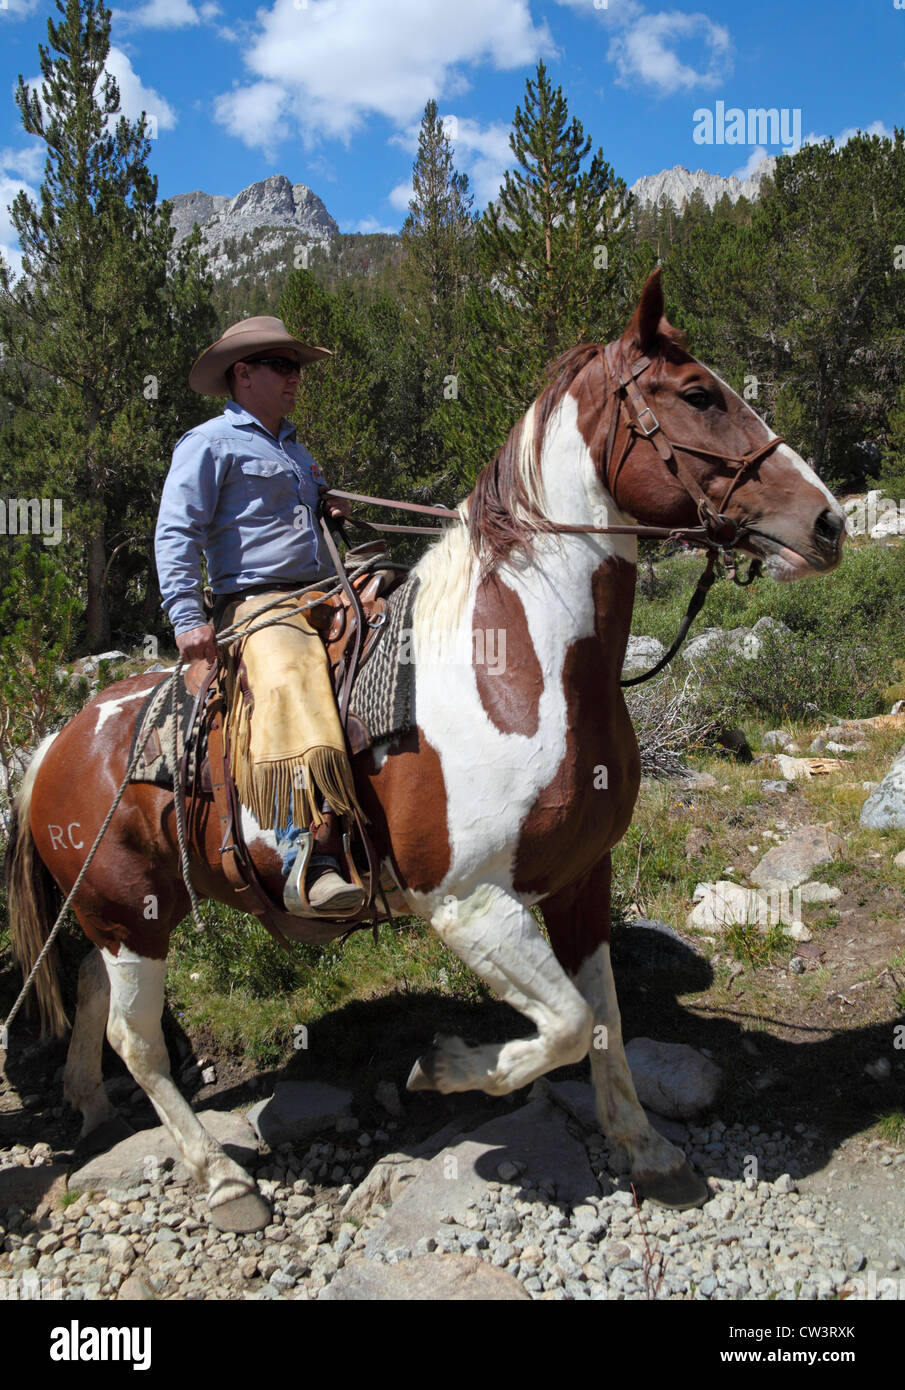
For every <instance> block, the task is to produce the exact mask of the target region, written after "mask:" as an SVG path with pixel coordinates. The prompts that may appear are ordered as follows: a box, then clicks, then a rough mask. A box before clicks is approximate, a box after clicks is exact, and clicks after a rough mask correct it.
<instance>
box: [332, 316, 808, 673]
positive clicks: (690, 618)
mask: <svg viewBox="0 0 905 1390" xmlns="http://www.w3.org/2000/svg"><path fill="white" fill-rule="evenodd" d="M603 360H604V363H605V365H606V367H607V370H608V372H609V374H610V380H611V385H612V390H611V393H610V400H611V402H612V414H611V417H610V425H609V431H608V435H607V442H606V447H605V450H604V477H605V479H606V484H607V490H608V491H609V493H610V496H611V497H612V498H613V500H614V501H616V492H615V488H616V483H617V481H618V478H619V474H620V472H621V470H622V466H623V464H624V463H625V460H626V458H627V457H628V455H629V453H630V452H631V450H632V448H633V446H634V444H635V443H636V441H637V439H638V438H639V437H641V438H644V439H649V440H650V441H651V443H652V444H653V445H654V448H655V449H656V450H657V453H658V454H659V455H660V458H661V459H662V460H663V462H664V463H665V464H666V466H667V468H668V469H669V470H670V472H671V473H672V474H673V475H674V476H675V477H676V478H677V479H678V480H679V482H680V483H681V484H682V486H683V487H684V489H685V491H686V492H687V493H688V495H689V496H690V497H691V498H692V500H693V501H694V502H695V504H696V507H697V512H698V517H699V518H700V522H701V524H700V526H679V527H670V526H639V525H625V526H591V525H581V524H572V523H570V522H564V521H552V522H549V523H547V524H545V526H544V530H545V531H549V532H553V533H555V534H566V535H607V536H634V537H635V538H636V539H638V540H656V541H676V542H678V543H680V544H682V545H690V546H698V547H700V548H701V549H704V550H706V551H707V552H708V556H707V565H706V568H705V569H704V571H703V573H702V574H701V576H700V578H699V580H698V582H697V585H696V586H695V589H694V591H693V593H692V596H691V599H690V601H689V604H688V608H687V610H686V613H685V617H684V618H683V619H682V622H681V624H680V626H679V630H678V632H677V634H676V637H675V639H674V641H673V642H672V644H671V646H670V648H669V650H668V651H667V652H666V653H665V654H664V656H662V657H661V658H660V660H659V661H658V662H657V664H656V665H655V666H652V667H651V669H650V670H649V671H645V672H644V673H643V674H642V675H640V676H633V677H632V678H631V679H630V680H622V681H620V682H619V684H620V685H623V686H628V685H640V684H641V683H642V682H643V681H648V680H650V679H651V678H652V677H653V676H656V675H657V674H658V672H660V671H662V670H663V667H664V666H666V665H668V663H669V662H670V661H672V659H673V657H674V656H675V655H676V653H677V652H678V650H679V648H680V647H681V645H682V643H683V642H684V641H685V638H686V636H687V635H688V631H689V628H690V627H691V624H692V623H693V622H694V620H695V618H696V617H697V615H698V613H699V612H700V611H701V608H702V607H703V605H704V601H705V599H706V598H707V594H708V592H709V590H710V587H711V585H712V584H713V581H714V579H715V578H716V560H717V556H718V555H719V554H720V552H722V556H723V564H724V568H725V570H726V575H727V577H728V578H729V579H731V580H732V582H733V583H735V584H738V585H740V586H742V587H745V586H747V585H748V584H750V583H751V582H752V581H753V580H754V579H756V578H757V576H758V575H759V574H760V571H761V561H760V560H759V559H757V558H756V557H755V558H753V559H752V560H751V562H750V564H749V566H748V571H747V574H746V575H745V576H744V577H742V576H741V575H740V574H739V572H738V569H737V566H736V564H735V560H734V558H733V556H732V553H731V552H732V547H733V546H736V545H738V543H739V541H740V540H742V539H743V538H744V536H745V535H746V534H747V531H746V528H745V527H744V526H739V525H738V523H737V522H736V521H733V519H732V518H731V517H729V516H727V515H726V514H725V509H726V505H727V503H728V501H729V498H730V497H731V496H732V494H733V492H734V491H735V489H736V488H737V487H738V485H739V483H740V482H741V481H742V479H743V478H744V477H745V476H746V475H747V474H748V473H749V472H750V471H751V470H752V469H753V468H755V467H756V465H757V464H758V463H760V462H761V460H762V459H765V458H766V457H767V455H768V454H771V453H772V452H773V450H774V449H776V448H777V447H778V446H779V445H780V444H782V443H783V442H784V441H783V438H782V436H781V435H778V434H777V435H774V437H773V438H772V439H768V440H766V441H765V443H763V444H761V445H760V446H759V447H757V448H756V449H750V450H749V451H748V453H746V454H740V455H728V454H720V453H718V452H717V451H716V450H714V449H706V448H704V447H703V446H701V445H698V444H689V443H687V442H684V443H679V442H678V441H676V440H671V439H669V438H668V437H667V435H666V433H665V431H664V429H663V426H662V425H661V424H660V421H659V420H658V419H657V417H656V415H655V414H654V412H653V410H652V409H651V408H650V406H649V405H648V404H647V401H646V400H645V399H644V395H643V393H642V391H641V388H640V387H639V386H638V377H639V376H642V375H643V373H644V372H646V371H647V369H648V367H651V366H652V365H653V362H652V360H651V358H649V357H639V358H638V359H637V361H636V362H634V363H633V364H632V366H631V369H630V370H629V371H628V372H626V373H625V374H624V375H622V376H621V377H620V375H619V373H618V372H617V370H616V364H615V345H614V344H612V343H610V344H608V345H607V347H606V348H605V349H604V350H603ZM620 419H621V420H622V422H623V423H624V425H625V439H624V441H623V445H622V452H621V453H620V455H619V458H618V461H617V462H616V464H615V466H614V465H613V454H614V449H615V443H616V434H617V432H618V427H619V421H620ZM677 450H678V451H679V452H680V453H689V454H701V455H703V456H705V457H708V458H715V459H717V460H719V462H721V463H723V464H736V465H738V467H737V469H736V471H735V473H733V475H732V476H731V478H730V479H729V482H728V485H727V487H726V490H725V492H724V493H723V496H722V498H721V500H720V504H719V506H718V507H717V506H715V505H714V504H713V502H712V501H711V500H710V498H709V497H708V496H707V494H706V493H705V492H704V489H703V488H702V487H701V486H700V484H699V483H698V481H697V479H696V478H695V477H694V475H693V474H692V473H691V471H690V470H689V468H688V467H687V465H686V464H685V463H683V461H682V460H681V459H680V458H678V457H677V454H676V451H677ZM330 495H331V496H332V497H343V498H345V499H346V500H347V501H350V502H364V503H370V504H371V505H373V506H378V507H390V508H398V509H399V510H400V511H406V512H416V513H418V514H419V515H421V516H432V517H438V518H440V519H441V520H443V521H464V519H465V518H464V516H463V514H462V511H461V510H453V509H452V508H450V507H438V506H426V505H423V504H418V503H415V502H401V501H398V500H394V499H393V498H389V497H368V496H366V495H365V494H364V493H360V492H344V491H343V490H341V489H339V488H331V489H330ZM617 505H618V502H617ZM355 524H356V525H360V526H366V527H368V528H369V529H370V530H372V531H395V532H406V533H409V534H416V535H435V534H437V533H438V532H442V530H443V528H442V527H438V526H401V525H389V524H387V523H385V522H384V523H381V522H375V521H365V520H363V519H356V520H355Z"/></svg>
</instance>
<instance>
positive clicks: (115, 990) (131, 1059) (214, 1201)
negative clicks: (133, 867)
mask: <svg viewBox="0 0 905 1390" xmlns="http://www.w3.org/2000/svg"><path fill="white" fill-rule="evenodd" d="M102 955H103V959H104V964H105V965H106V967H107V974H108V976H109V979H110V1015H109V1018H108V1021H107V1037H108V1038H109V1040H110V1045H111V1046H112V1047H113V1048H114V1049H115V1050H116V1051H117V1052H118V1053H119V1055H120V1057H122V1059H123V1061H124V1062H125V1064H126V1066H127V1067H128V1068H129V1071H130V1072H131V1073H132V1075H133V1076H134V1078H135V1080H136V1081H137V1082H138V1084H139V1086H141V1088H142V1090H143V1091H145V1092H146V1094H147V1096H148V1098H149V1099H150V1101H151V1104H152V1105H153V1106H154V1109H155V1110H156V1111H157V1113H158V1115H159V1116H160V1118H161V1120H162V1121H163V1123H164V1124H165V1125H166V1127H167V1129H168V1130H169V1131H170V1134H171V1135H172V1136H173V1140H174V1142H175V1144H176V1147H177V1148H178V1150H179V1154H180V1156H181V1158H182V1160H183V1162H184V1163H185V1165H186V1167H187V1168H188V1170H189V1172H190V1173H191V1174H192V1176H193V1177H194V1178H195V1179H196V1181H197V1182H199V1183H200V1184H201V1186H202V1187H204V1188H205V1190H206V1192H207V1201H208V1206H209V1207H210V1208H211V1219H212V1220H213V1223H214V1225H215V1226H218V1227H219V1228H220V1229H221V1230H226V1231H258V1230H261V1228H262V1227H263V1226H266V1225H267V1223H268V1221H269V1220H270V1208H269V1207H268V1206H267V1204H266V1202H264V1201H263V1200H262V1198H261V1197H260V1196H259V1195H258V1192H257V1189H256V1186H255V1183H254V1180H253V1179H252V1178H251V1177H250V1176H249V1175H248V1173H246V1172H245V1170H244V1169H243V1168H241V1167H240V1166H239V1164H238V1163H236V1162H235V1161H234V1160H233V1159H231V1158H229V1157H228V1156H227V1155H226V1154H225V1153H224V1152H223V1149H222V1148H221V1147H220V1145H219V1144H218V1143H217V1141H216V1139H214V1137H213V1135H211V1134H209V1133H208V1131H207V1130H206V1129H205V1128H204V1126H203V1125H202V1124H201V1122H200V1121H199V1119H198V1117H197V1116H196V1115H195V1114H194V1112H193V1110H192V1109H191V1107H190V1106H189V1104H188V1102H187V1101H186V1100H185V1098H184V1096H182V1095H181V1093H180V1092H179V1090H178V1089H177V1087H176V1085H175V1083H174V1082H173V1079H172V1077H171V1076H170V1059H169V1056H168V1054H167V1049H166V1044H165V1042H164V1038H163V1028H162V1027H161V1021H160V1020H161V1015H162V1013H163V999H164V981H165V978H166V960H152V959H150V958H149V957H147V956H141V955H138V954H137V953H136V952H135V951H133V950H130V949H129V948H128V947H126V946H120V948H119V951H118V953H117V954H116V955H113V954H112V953H111V952H110V951H109V950H108V949H107V948H105V949H104V950H103V952H102Z"/></svg>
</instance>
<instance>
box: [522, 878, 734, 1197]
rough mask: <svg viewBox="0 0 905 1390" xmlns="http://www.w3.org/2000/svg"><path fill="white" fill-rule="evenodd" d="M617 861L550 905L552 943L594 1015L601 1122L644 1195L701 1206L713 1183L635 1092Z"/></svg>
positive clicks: (594, 1070)
mask: <svg viewBox="0 0 905 1390" xmlns="http://www.w3.org/2000/svg"><path fill="white" fill-rule="evenodd" d="M610 880H611V866H610V856H609V855H608V854H607V855H605V856H604V858H603V859H601V860H600V862H599V863H598V864H597V865H596V866H595V868H594V869H593V870H592V871H591V873H590V875H589V876H588V878H587V880H586V881H585V882H584V884H583V885H582V886H581V888H580V889H579V890H578V891H575V890H568V891H567V892H565V893H562V894H558V895H556V896H553V897H550V898H548V899H546V900H545V901H544V904H543V911H544V921H545V923H546V925H547V930H548V931H549V933H550V941H551V944H552V946H553V949H554V951H555V952H556V955H557V958H558V959H559V960H560V962H561V963H562V965H563V966H564V968H565V969H566V970H567V971H568V973H569V975H570V976H571V978H572V979H573V980H574V981H575V984H576V985H577V987H578V989H579V990H580V992H581V994H582V997H583V998H584V999H585V1000H587V1002H588V1004H589V1005H590V1007H591V1009H592V1011H593V1015H594V1036H593V1040H592V1043H591V1076H592V1079H593V1082H594V1090H595V1093H596V1097H597V1113H598V1116H599V1118H600V1125H601V1128H602V1130H603V1132H604V1134H605V1135H606V1136H607V1138H608V1139H610V1140H611V1141H612V1142H613V1143H616V1144H618V1145H619V1146H620V1147H621V1148H623V1149H625V1150H626V1152H627V1153H628V1156H629V1159H630V1161H631V1165H632V1182H633V1183H634V1184H635V1187H636V1189H637V1191H638V1194H639V1196H643V1197H649V1198H650V1199H651V1201H654V1202H658V1203H659V1204H660V1205H661V1206H666V1207H679V1208H681V1207H696V1206H701V1205H702V1204H703V1203H704V1202H706V1201H707V1199H708V1197H709V1196H710V1189H709V1188H708V1186H707V1184H706V1182H705V1181H704V1179H703V1178H701V1177H700V1176H699V1175H698V1174H697V1173H695V1171H694V1169H693V1168H691V1166H690V1165H689V1164H688V1162H687V1161H686V1159H685V1156H684V1155H683V1153H682V1152H681V1150H680V1149H677V1148H676V1147H675V1146H674V1145H673V1144H670V1143H669V1141H668V1140H667V1139H664V1138H663V1136H662V1135H661V1134H658V1133H657V1131H656V1130H655V1129H654V1127H653V1126H652V1125H651V1123H650V1121H649V1120H648V1118H647V1116H646V1115H645V1113H644V1110H643V1109H642V1107H641V1105H640V1103H639V1101H638V1096H637V1094H636V1092H635V1084H634V1082H633V1081H632V1074H631V1072H630V1070H629V1066H628V1063H627V1061H626V1059H625V1050H624V1048H623V1044H622V1019H621V1017H620V1015H619V1004H618V1002H617V999H616V982H615V980H614V979H613V971H612V966H611V964H610V944H609V929H610Z"/></svg>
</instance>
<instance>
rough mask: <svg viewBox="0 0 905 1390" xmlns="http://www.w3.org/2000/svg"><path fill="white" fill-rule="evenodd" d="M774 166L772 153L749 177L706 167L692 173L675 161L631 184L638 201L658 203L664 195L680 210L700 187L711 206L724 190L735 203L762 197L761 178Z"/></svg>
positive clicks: (766, 175) (705, 199) (770, 173)
mask: <svg viewBox="0 0 905 1390" xmlns="http://www.w3.org/2000/svg"><path fill="white" fill-rule="evenodd" d="M775 168H776V160H775V159H773V158H772V157H771V156H769V155H768V156H766V158H764V159H762V160H761V162H760V164H758V165H757V167H756V168H755V169H754V170H752V172H751V174H750V175H749V177H748V178H747V179H740V178H737V177H736V175H735V174H730V175H729V177H728V178H724V177H723V175H722V174H708V173H707V171H706V170H705V169H697V170H695V172H694V173H692V171H691V170H690V169H686V168H685V167H684V166H683V165H681V164H676V165H675V166H674V167H673V168H672V169H662V170H661V171H660V173H659V174H645V175H644V176H643V178H640V179H638V180H637V182H636V183H633V184H632V187H631V192H632V193H634V195H635V197H636V198H637V200H638V202H639V203H657V202H659V201H660V199H661V198H662V197H664V195H665V196H666V197H667V198H671V199H672V201H673V202H674V203H675V205H676V207H677V208H678V209H679V210H680V211H681V209H682V208H683V207H684V205H685V203H687V202H688V200H689V198H690V197H691V195H692V193H694V192H695V190H696V189H700V191H701V193H703V195H704V201H705V202H706V204H707V206H708V207H710V208H712V207H714V205H715V204H716V203H718V202H719V200H720V198H722V196H723V194H724V193H727V194H728V195H729V197H730V198H731V200H732V202H733V203H735V202H737V201H738V199H739V198H742V197H745V198H749V199H752V200H753V199H754V198H758V197H760V186H761V182H762V181H763V179H764V178H768V177H769V176H771V175H772V173H773V170H774V169H775Z"/></svg>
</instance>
